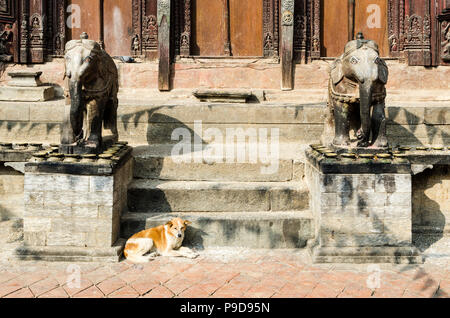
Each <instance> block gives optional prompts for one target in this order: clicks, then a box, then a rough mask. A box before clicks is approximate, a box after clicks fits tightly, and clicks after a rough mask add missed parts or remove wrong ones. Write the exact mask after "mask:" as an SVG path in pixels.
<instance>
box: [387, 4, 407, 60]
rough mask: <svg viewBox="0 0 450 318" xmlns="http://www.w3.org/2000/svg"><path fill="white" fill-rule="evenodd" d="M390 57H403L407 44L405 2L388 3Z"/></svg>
mask: <svg viewBox="0 0 450 318" xmlns="http://www.w3.org/2000/svg"><path fill="white" fill-rule="evenodd" d="M388 41H389V55H390V56H391V57H402V54H403V50H404V44H405V43H404V42H405V0H389V1H388Z"/></svg>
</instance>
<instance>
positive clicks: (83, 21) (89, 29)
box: [69, 0, 100, 41]
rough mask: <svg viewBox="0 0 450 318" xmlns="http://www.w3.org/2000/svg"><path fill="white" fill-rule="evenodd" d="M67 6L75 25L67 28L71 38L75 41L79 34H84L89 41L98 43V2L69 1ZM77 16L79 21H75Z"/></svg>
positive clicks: (85, 0) (96, 0)
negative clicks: (69, 5) (69, 6)
mask: <svg viewBox="0 0 450 318" xmlns="http://www.w3.org/2000/svg"><path fill="white" fill-rule="evenodd" d="M69 4H71V5H72V15H73V17H74V18H75V20H74V22H75V23H74V24H73V25H72V28H69V30H70V32H71V38H72V39H74V40H77V39H79V38H80V35H81V33H83V32H86V33H87V34H88V35H89V38H90V39H91V40H95V41H100V14H99V9H100V0H71V1H69ZM70 14H71V13H69V15H70ZM78 14H80V21H77V15H78Z"/></svg>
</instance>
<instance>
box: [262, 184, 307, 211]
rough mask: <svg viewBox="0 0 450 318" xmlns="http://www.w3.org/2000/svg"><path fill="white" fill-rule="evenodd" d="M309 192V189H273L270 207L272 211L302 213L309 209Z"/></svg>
mask: <svg viewBox="0 0 450 318" xmlns="http://www.w3.org/2000/svg"><path fill="white" fill-rule="evenodd" d="M308 199H309V191H308V190H307V189H302V188H299V189H291V188H286V189H272V190H270V207H271V210H272V211H302V210H306V209H308Z"/></svg>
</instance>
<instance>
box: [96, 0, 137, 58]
mask: <svg viewBox="0 0 450 318" xmlns="http://www.w3.org/2000/svg"><path fill="white" fill-rule="evenodd" d="M103 12H104V30H105V31H104V36H105V40H104V43H105V49H106V52H108V53H109V54H110V55H111V56H123V55H130V54H131V40H132V38H133V26H132V7H131V1H130V0H105V1H104V9H103Z"/></svg>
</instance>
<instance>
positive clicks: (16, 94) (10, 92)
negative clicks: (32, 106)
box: [0, 86, 55, 102]
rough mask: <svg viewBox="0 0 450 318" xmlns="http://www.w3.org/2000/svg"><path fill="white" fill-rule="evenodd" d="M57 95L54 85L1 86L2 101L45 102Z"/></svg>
mask: <svg viewBox="0 0 450 318" xmlns="http://www.w3.org/2000/svg"><path fill="white" fill-rule="evenodd" d="M54 97H55V89H54V87H53V86H38V87H15V86H3V87H0V101H7V102H45V101H48V100H51V99H53V98H54Z"/></svg>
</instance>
